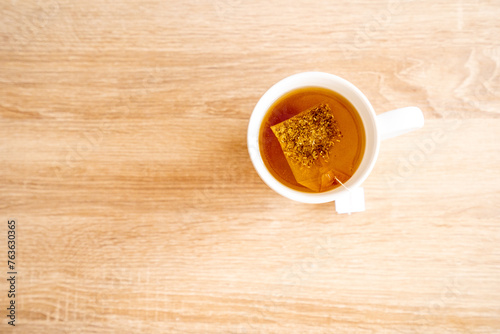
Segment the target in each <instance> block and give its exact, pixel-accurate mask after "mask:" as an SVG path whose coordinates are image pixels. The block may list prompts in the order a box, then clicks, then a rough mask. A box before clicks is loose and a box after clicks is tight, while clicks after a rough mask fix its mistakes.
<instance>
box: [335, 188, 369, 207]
mask: <svg viewBox="0 0 500 334" xmlns="http://www.w3.org/2000/svg"><path fill="white" fill-rule="evenodd" d="M346 189H347V188H346ZM335 210H337V213H348V214H351V213H352V212H362V211H365V192H364V190H363V188H362V187H358V188H354V189H347V191H346V192H344V193H343V194H342V195H340V196H339V197H338V198H337V199H336V200H335Z"/></svg>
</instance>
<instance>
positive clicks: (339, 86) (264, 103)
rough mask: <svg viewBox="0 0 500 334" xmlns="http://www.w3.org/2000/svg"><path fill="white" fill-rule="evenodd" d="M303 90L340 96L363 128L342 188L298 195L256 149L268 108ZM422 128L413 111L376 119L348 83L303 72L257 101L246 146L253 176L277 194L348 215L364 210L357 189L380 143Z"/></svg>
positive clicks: (421, 119) (418, 115) (417, 111)
mask: <svg viewBox="0 0 500 334" xmlns="http://www.w3.org/2000/svg"><path fill="white" fill-rule="evenodd" d="M303 87H322V88H327V89H330V90H332V91H335V92H337V93H339V94H340V95H342V96H344V97H345V98H346V99H347V100H349V102H351V103H352V105H353V106H354V108H355V109H356V110H357V111H358V113H359V116H360V117H361V120H362V122H363V125H364V128H365V135H366V145H365V152H364V154H363V159H362V161H361V163H360V165H359V167H358V169H357V170H356V171H355V173H354V175H352V177H351V178H350V179H349V180H348V181H347V182H345V183H344V184H343V186H341V187H337V188H335V189H332V190H329V191H325V192H321V193H311V192H302V191H298V190H295V189H291V188H289V187H287V186H285V185H284V184H282V183H281V182H280V181H278V180H277V179H276V178H275V177H274V176H273V175H272V174H271V173H270V172H269V171H268V170H267V168H266V166H265V165H264V161H263V160H262V156H261V154H260V149H259V131H260V127H261V124H262V121H263V119H264V116H265V115H266V113H267V111H268V110H269V108H270V107H271V106H272V105H273V103H274V102H275V101H276V100H278V99H279V98H280V97H282V96H283V95H285V94H286V93H288V92H290V91H292V90H295V89H298V88H303ZM423 125H424V116H423V114H422V111H421V110H420V109H419V108H417V107H407V108H401V109H396V110H392V111H388V112H386V113H383V114H381V115H378V116H377V115H376V114H375V111H374V110H373V107H372V105H371V104H370V102H369V101H368V99H367V98H366V96H365V95H364V94H363V93H362V92H361V91H360V90H359V89H358V88H357V87H356V86H354V85H353V84H352V83H350V82H349V81H347V80H345V79H342V78H340V77H338V76H336V75H333V74H328V73H323V72H304V73H298V74H295V75H292V76H289V77H287V78H285V79H283V80H281V81H279V82H278V83H276V84H275V85H274V86H272V87H271V88H270V89H269V90H268V91H267V92H265V93H264V95H263V96H262V97H261V98H260V100H259V101H258V102H257V105H256V106H255V108H254V110H253V112H252V115H251V117H250V122H249V124H248V134H247V145H248V151H249V153H250V158H251V160H252V163H253V165H254V167H255V169H256V170H257V173H258V174H259V176H260V177H261V178H262V180H263V181H264V182H265V183H266V184H267V185H268V186H269V187H271V189H273V190H274V191H276V192H277V193H278V194H280V195H283V196H285V197H287V198H289V199H292V200H295V201H299V202H303V203H326V202H332V201H335V204H336V208H337V212H339V213H344V212H348V213H351V212H357V211H363V210H364V193H363V189H362V188H361V187H360V185H361V184H362V183H363V181H364V180H365V179H366V178H367V177H368V175H369V174H370V172H371V171H372V169H373V166H374V165H375V161H376V160H377V157H378V152H379V148H380V142H381V140H384V139H387V138H391V137H395V136H399V135H401V134H404V133H407V132H410V131H413V130H417V129H419V128H421V127H422V126H423Z"/></svg>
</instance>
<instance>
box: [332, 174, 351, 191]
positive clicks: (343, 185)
mask: <svg viewBox="0 0 500 334" xmlns="http://www.w3.org/2000/svg"><path fill="white" fill-rule="evenodd" d="M334 178H335V180H337V182H338V183H340V184H341V185H342V187H344V188H346V189H347V191H348V192H351V189H349V188H347V187H346V186H345V184H343V183H342V182H341V181H340V180H339V179H338V178H337V177H336V176H334Z"/></svg>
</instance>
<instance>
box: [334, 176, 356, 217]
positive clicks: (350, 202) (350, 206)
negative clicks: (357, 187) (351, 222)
mask: <svg viewBox="0 0 500 334" xmlns="http://www.w3.org/2000/svg"><path fill="white" fill-rule="evenodd" d="M334 178H335V180H337V181H338V183H340V184H341V185H342V187H344V188H346V189H347V191H348V192H349V208H350V210H349V215H350V214H351V210H352V191H351V189H349V188H348V187H346V185H345V184H343V183H342V182H341V181H340V180H339V179H338V178H337V177H336V176H334Z"/></svg>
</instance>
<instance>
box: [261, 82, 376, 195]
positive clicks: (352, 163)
mask: <svg viewBox="0 0 500 334" xmlns="http://www.w3.org/2000/svg"><path fill="white" fill-rule="evenodd" d="M322 103H326V104H328V105H329V106H330V108H331V109H332V112H333V115H334V117H335V119H336V120H337V124H338V127H339V129H340V131H341V132H342V135H343V137H342V140H341V141H340V142H339V143H335V145H334V147H333V149H332V151H331V156H330V159H334V161H335V169H337V170H339V171H341V172H343V173H344V174H347V175H351V176H352V175H353V174H354V172H355V171H356V169H357V168H358V167H359V164H360V163H361V160H362V159H363V153H364V150H365V142H366V137H365V130H364V127H363V122H362V121H361V117H360V116H359V114H358V112H357V111H356V109H355V108H354V106H353V105H352V104H351V103H350V102H349V101H348V100H347V99H346V98H345V97H343V96H342V95H340V94H338V93H336V92H334V91H332V90H329V89H326V88H321V87H305V88H299V89H296V90H293V91H291V92H289V93H287V94H285V95H283V96H282V97H280V98H279V99H278V100H277V101H276V102H275V103H274V104H273V105H272V106H271V107H270V108H269V110H268V111H267V113H266V115H265V116H264V120H263V122H262V125H261V127H260V133H259V147H260V153H261V156H262V159H263V160H264V164H265V165H266V167H267V169H268V170H269V172H270V173H271V174H272V175H273V176H274V177H275V178H276V179H277V180H278V181H280V182H281V183H283V184H284V185H285V186H287V187H289V188H292V189H295V190H299V191H304V192H313V191H312V190H310V189H308V188H306V187H304V186H303V185H301V184H299V183H298V182H297V181H296V180H295V177H294V176H293V173H292V170H291V168H290V166H289V165H288V162H287V160H286V158H285V155H284V154H283V151H282V149H281V146H280V143H279V142H278V139H277V138H276V136H275V135H274V133H273V131H272V130H271V126H273V125H275V124H278V123H281V122H283V121H285V120H287V119H289V118H291V117H293V116H295V115H297V114H299V113H300V112H302V111H304V110H306V109H309V108H311V107H314V106H315V105H318V104H322ZM339 186H341V185H340V184H338V183H337V184H332V185H331V186H330V187H329V188H327V189H325V190H324V191H328V190H331V189H334V188H336V187H339Z"/></svg>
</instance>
